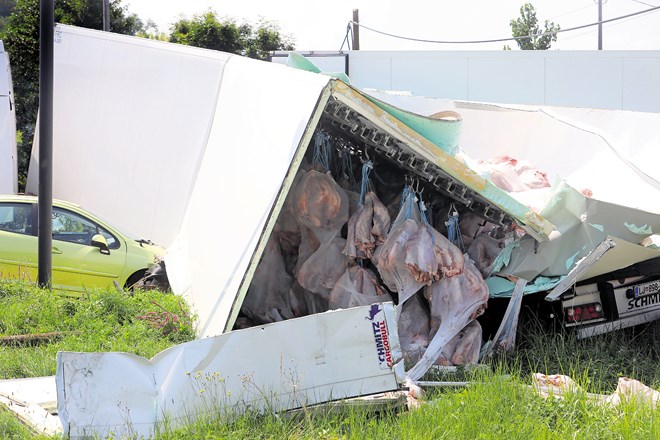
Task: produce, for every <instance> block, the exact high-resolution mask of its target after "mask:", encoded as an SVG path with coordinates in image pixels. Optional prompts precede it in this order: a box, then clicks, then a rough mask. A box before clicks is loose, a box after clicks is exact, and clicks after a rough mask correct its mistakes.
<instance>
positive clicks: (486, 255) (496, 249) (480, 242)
mask: <svg viewBox="0 0 660 440" xmlns="http://www.w3.org/2000/svg"><path fill="white" fill-rule="evenodd" d="M502 248H504V242H503V240H498V239H497V238H493V237H491V236H489V235H486V234H479V235H477V237H476V238H475V239H474V240H473V241H472V245H471V246H470V249H468V255H469V256H470V258H471V259H472V261H474V264H475V266H476V267H477V269H478V270H479V272H480V273H481V276H482V277H484V278H488V277H489V276H490V275H491V273H492V272H493V263H494V262H495V259H496V258H497V256H498V255H499V254H500V252H501V251H502Z"/></svg>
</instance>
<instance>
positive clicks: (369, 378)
mask: <svg viewBox="0 0 660 440" xmlns="http://www.w3.org/2000/svg"><path fill="white" fill-rule="evenodd" d="M399 359H401V349H400V346H399V337H398V333H397V326H396V322H395V317H394V306H393V304H392V303H384V304H374V305H371V306H365V307H357V308H353V309H347V310H337V311H331V312H326V313H321V314H317V315H311V316H307V317H304V318H298V319H291V320H288V321H283V322H278V323H274V324H269V325H264V326H258V327H252V328H249V329H246V330H237V331H233V332H229V333H225V334H222V335H220V336H216V337H212V338H204V339H200V340H196V341H192V342H188V343H185V344H181V345H177V346H175V347H172V348H170V349H168V350H165V351H163V352H161V353H159V354H158V355H156V356H155V357H154V358H153V359H151V360H147V359H144V358H141V357H139V356H135V355H132V354H128V353H71V352H60V353H58V355H57V373H56V382H57V402H58V411H59V415H60V418H61V421H62V425H63V427H64V434H65V435H69V436H71V437H72V438H83V437H89V436H100V437H102V438H105V437H106V436H108V435H114V436H116V437H123V436H136V437H138V438H139V437H141V436H145V437H148V436H150V435H152V434H153V433H154V432H156V431H157V430H158V429H163V427H165V426H167V427H168V428H174V427H176V426H179V425H181V424H183V423H188V422H191V421H193V420H195V419H197V418H199V417H203V416H205V415H210V414H222V413H223V412H224V413H234V412H238V413H240V412H244V411H257V412H260V411H265V410H268V411H283V410H288V409H293V408H300V407H303V406H307V405H312V404H316V403H320V402H327V401H330V400H336V399H344V398H350V397H356V396H361V395H368V394H373V393H380V392H385V391H393V390H396V389H397V388H398V386H399V383H403V381H404V380H405V378H404V372H403V362H398V360H399Z"/></svg>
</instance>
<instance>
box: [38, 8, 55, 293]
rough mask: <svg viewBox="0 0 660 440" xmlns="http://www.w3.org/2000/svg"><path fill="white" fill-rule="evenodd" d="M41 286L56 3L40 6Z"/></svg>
mask: <svg viewBox="0 0 660 440" xmlns="http://www.w3.org/2000/svg"><path fill="white" fill-rule="evenodd" d="M39 12H40V18H39V203H38V206H39V211H38V212H39V237H38V238H37V248H38V254H37V262H38V265H39V267H38V270H37V272H38V273H37V275H38V283H39V287H45V288H50V287H51V285H52V275H53V218H52V212H53V40H54V34H55V14H54V0H41V2H40V4H39Z"/></svg>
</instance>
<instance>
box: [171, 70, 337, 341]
mask: <svg viewBox="0 0 660 440" xmlns="http://www.w3.org/2000/svg"><path fill="white" fill-rule="evenodd" d="M329 79H330V78H329V77H328V76H325V75H318V74H313V73H308V72H304V71H300V70H295V69H291V68H288V67H285V66H282V65H277V64H273V63H264V62H260V61H254V60H250V59H247V58H241V57H234V58H232V59H231V60H230V61H229V62H228V63H227V65H226V67H225V71H224V75H223V78H222V84H221V87H220V92H219V94H218V107H217V109H216V112H215V118H214V120H213V123H212V129H211V132H210V135H209V139H208V146H207V147H206V151H205V154H204V159H203V161H202V163H201V166H200V168H199V173H198V176H197V181H196V183H195V186H194V189H193V191H192V194H191V196H190V202H189V205H188V208H187V211H186V214H185V218H184V221H183V224H182V227H181V231H180V233H179V235H178V237H177V240H176V241H175V243H174V244H173V245H172V246H171V247H170V249H168V255H167V256H166V260H165V261H166V263H167V268H168V276H169V279H170V283H171V284H172V287H173V289H174V291H176V292H178V293H181V294H183V295H184V296H185V297H186V299H187V301H188V303H189V304H190V305H191V306H192V307H193V309H194V310H195V312H196V313H197V315H198V318H199V321H198V323H199V328H198V334H199V336H200V337H205V336H214V335H218V334H220V333H222V332H223V331H224V329H225V325H226V324H227V319H228V318H229V314H230V312H231V308H232V305H233V303H234V300H235V299H236V296H237V293H238V290H239V286H240V285H241V281H242V280H243V277H244V276H245V274H246V269H247V268H248V264H249V262H250V260H251V259H252V258H253V253H254V251H255V249H256V247H257V243H258V241H259V239H260V237H261V235H262V231H263V229H264V225H265V223H266V220H267V218H268V215H269V213H270V212H271V209H272V208H273V204H274V202H275V199H276V196H277V195H278V193H279V192H280V188H281V186H282V182H283V181H284V178H285V176H286V174H287V172H288V170H289V167H290V165H291V160H292V158H293V156H294V153H295V152H296V150H297V148H298V146H299V144H300V141H301V138H302V136H303V133H304V132H305V129H306V128H307V124H308V123H309V120H310V118H311V117H312V114H313V112H314V111H315V108H316V104H317V101H318V100H319V97H320V96H321V93H322V91H323V89H324V87H325V86H326V85H327V83H328V81H329ZM254 258H255V259H256V261H257V262H258V258H259V255H255V257H254Z"/></svg>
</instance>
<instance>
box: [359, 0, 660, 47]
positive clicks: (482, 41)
mask: <svg viewBox="0 0 660 440" xmlns="http://www.w3.org/2000/svg"><path fill="white" fill-rule="evenodd" d="M658 9H660V6H655V7H653V8H649V9H645V10H643V11H637V12H633V13H631V14H626V15H621V16H619V17H614V18H608V19H607V20H601V21H597V22H594V23H589V24H583V25H581V26H574V27H571V28H568V29H560V30H558V31H554V32H543V33H541V34H533V35H525V36H522V37H510V38H496V39H491V40H471V41H442V40H426V39H423V38H413V37H405V36H402V35H396V34H392V33H389V32H384V31H379V30H377V29H374V28H371V27H369V26H365V25H364V24H362V23H355V22H353V21H349V24H355V25H358V26H360V27H362V28H364V29H366V30H369V31H371V32H375V33H377V34H381V35H386V36H388V37H392V38H399V39H401V40H409V41H417V42H420V43H437V44H479V43H501V42H503V41H515V40H522V39H524V38H536V37H542V36H545V35H556V34H558V33H560V32H570V31H575V30H578V29H584V28H587V27H591V26H597V25H599V24H604V23H610V22H613V21H618V20H623V19H624V18H629V17H634V16H636V15H640V14H646V13H648V12H653V11H657V10H658Z"/></svg>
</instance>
